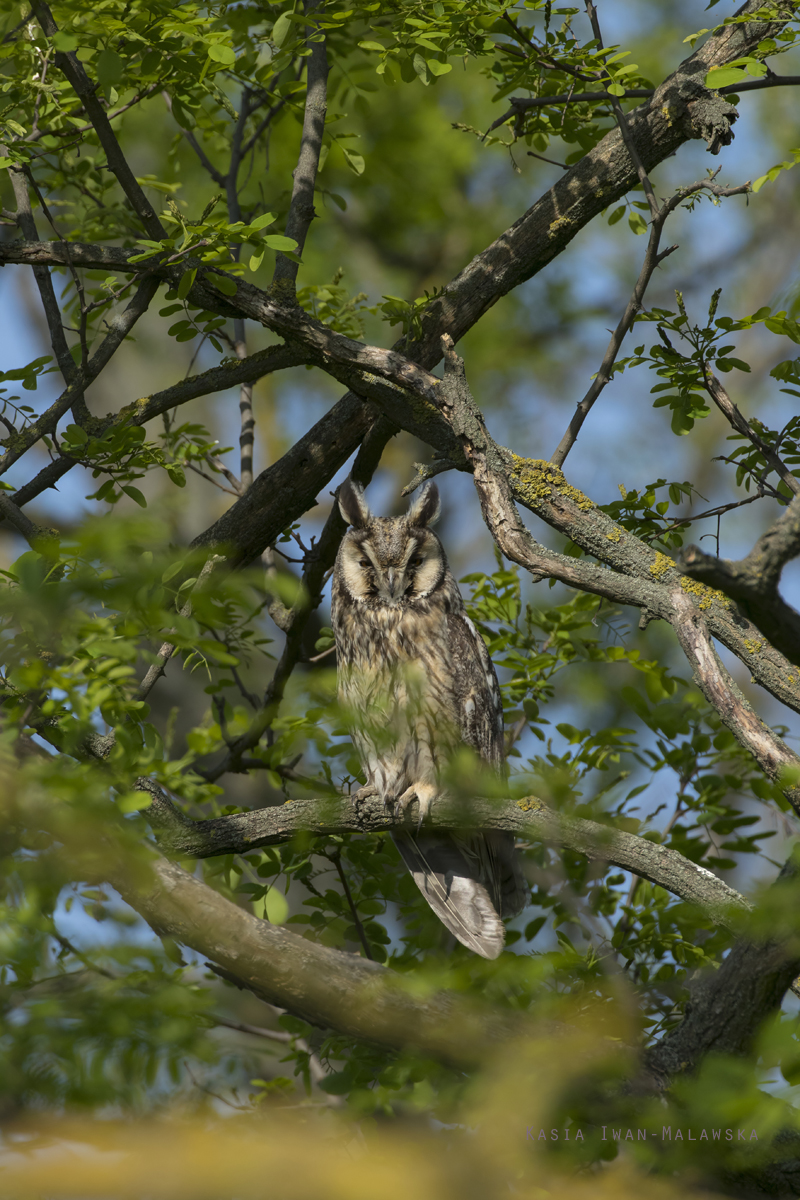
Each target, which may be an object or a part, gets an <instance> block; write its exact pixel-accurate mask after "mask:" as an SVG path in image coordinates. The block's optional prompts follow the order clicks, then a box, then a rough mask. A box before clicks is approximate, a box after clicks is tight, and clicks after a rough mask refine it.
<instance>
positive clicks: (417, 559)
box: [411, 554, 422, 567]
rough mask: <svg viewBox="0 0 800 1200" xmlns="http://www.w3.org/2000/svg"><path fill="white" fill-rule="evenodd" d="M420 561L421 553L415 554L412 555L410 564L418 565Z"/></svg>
mask: <svg viewBox="0 0 800 1200" xmlns="http://www.w3.org/2000/svg"><path fill="white" fill-rule="evenodd" d="M421 562H422V555H421V554H415V555H414V557H413V558H412V560H411V566H412V567H418V566H419V565H420V563H421Z"/></svg>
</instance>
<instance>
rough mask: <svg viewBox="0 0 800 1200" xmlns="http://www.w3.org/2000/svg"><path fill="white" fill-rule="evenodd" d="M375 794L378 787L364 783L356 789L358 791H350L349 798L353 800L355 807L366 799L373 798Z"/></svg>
mask: <svg viewBox="0 0 800 1200" xmlns="http://www.w3.org/2000/svg"><path fill="white" fill-rule="evenodd" d="M377 795H378V789H377V788H376V787H375V784H374V783H365V784H364V786H363V787H360V788H359V789H358V791H355V792H351V793H350V799H351V800H352V801H353V803H354V804H355V806H356V808H359V807H360V806H361V805H362V804H364V803H365V802H366V801H367V800H373V799H374V798H375V797H376V796H377Z"/></svg>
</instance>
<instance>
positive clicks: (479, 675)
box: [394, 612, 528, 958]
mask: <svg viewBox="0 0 800 1200" xmlns="http://www.w3.org/2000/svg"><path fill="white" fill-rule="evenodd" d="M447 625H448V634H449V641H450V653H451V655H452V667H453V671H452V674H453V689H454V690H453V697H454V700H455V715H456V716H457V719H458V724H459V732H460V734H461V739H462V741H464V742H465V743H466V744H467V745H468V746H471V747H472V748H473V749H474V750H476V751H477V752H478V754H479V755H480V756H481V758H482V759H483V760H484V761H485V762H487V763H490V764H491V766H493V767H495V768H496V769H497V770H500V768H501V767H502V765H503V757H504V755H503V702H502V698H501V695H500V685H499V684H498V682H497V676H496V674H495V670H494V666H493V664H492V660H491V658H490V657H489V652H488V650H487V649H486V645H485V643H484V640H483V638H482V637H481V635H480V634H479V633H478V630H477V629H476V628H475V626H474V625H473V623H472V621H470V619H469V617H468V616H467V615H466V613H464V612H457V613H449V614H448V616H447ZM394 841H395V844H396V846H397V848H398V850H399V851H400V854H401V855H402V858H403V861H404V862H405V864H406V866H407V867H408V869H409V871H410V872H411V874H412V875H413V876H414V881H415V883H416V884H417V887H418V888H419V889H420V891H421V892H422V894H423V896H424V897H425V899H426V900H427V901H428V904H430V906H431V908H432V909H433V911H434V912H435V913H436V915H437V916H438V918H439V920H440V921H441V922H442V924H443V925H446V926H447V928H448V929H449V930H450V932H451V933H453V934H455V936H456V937H457V938H458V940H459V941H460V942H461V943H462V944H463V945H465V946H467V947H468V948H469V949H470V950H473V951H474V952H475V953H476V954H480V955H481V956H482V957H483V958H497V956H498V954H500V952H501V951H502V949H503V945H504V942H505V929H504V928H503V922H502V920H501V919H500V917H501V915H502V916H506V917H508V916H513V915H514V914H515V913H518V912H520V911H521V909H522V908H524V906H525V904H526V902H527V897H528V888H527V884H526V882H525V879H524V877H523V875H522V873H521V871H520V869H519V866H518V863H517V859H516V854H515V852H514V838H513V835H512V834H510V833H500V832H491V833H477V834H466V835H463V836H459V835H457V834H452V833H421V834H417V835H413V834H405V833H403V834H395V836H394Z"/></svg>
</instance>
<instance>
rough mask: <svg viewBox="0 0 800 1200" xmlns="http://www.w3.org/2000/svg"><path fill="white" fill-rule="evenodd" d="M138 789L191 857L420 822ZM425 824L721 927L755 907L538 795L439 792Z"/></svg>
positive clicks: (653, 845) (658, 849)
mask: <svg viewBox="0 0 800 1200" xmlns="http://www.w3.org/2000/svg"><path fill="white" fill-rule="evenodd" d="M136 787H137V788H138V789H139V790H140V791H146V792H147V793H148V795H150V796H151V797H152V799H153V804H152V805H151V807H150V808H148V809H147V810H146V811H147V818H148V820H149V821H150V823H151V824H152V825H153V827H154V828H155V830H156V832H157V834H158V837H159V842H160V844H161V845H162V846H163V847H164V849H165V851H166V852H167V853H169V854H186V855H189V856H190V857H192V858H213V857H216V856H219V855H223V854H249V853H250V852H251V851H253V850H256V849H258V848H259V847H261V846H279V845H282V844H283V843H285V842H289V841H291V839H292V838H294V837H296V836H297V834H298V833H301V832H309V833H312V834H313V835H314V836H315V837H328V836H330V835H331V834H342V833H362V834H376V833H388V832H391V831H392V830H397V829H406V828H411V827H415V826H416V819H415V818H412V815H411V814H410V813H409V814H407V815H406V816H405V817H402V816H401V817H400V818H399V819H397V818H395V817H393V816H392V815H390V814H389V813H387V811H386V810H385V808H384V805H383V803H382V801H381V800H380V799H377V798H376V799H366V800H360V801H358V802H356V801H355V800H353V799H352V798H351V797H349V796H341V797H334V798H331V797H328V798H323V799H315V800H308V799H301V800H297V799H295V800H290V801H287V802H286V803H285V804H281V805H277V806H276V807H274V808H259V809H255V810H253V811H252V812H247V813H236V814H235V815H233V816H228V817H214V818H211V819H210V820H207V821H192V820H191V819H190V818H188V817H186V816H184V814H183V813H181V812H180V811H179V809H177V808H176V807H175V806H174V805H173V803H172V801H171V800H170V799H169V797H168V795H167V793H166V791H165V790H164V789H163V788H162V787H161V786H160V785H159V784H158V783H156V782H155V781H154V780H152V779H145V778H142V779H137V781H136ZM428 827H430V828H432V829H451V830H464V829H484V830H503V831H506V832H508V833H513V834H515V835H516V836H517V837H520V838H524V839H525V840H526V841H536V842H547V843H549V844H551V845H555V846H563V847H565V848H566V849H569V850H573V851H575V853H577V854H583V855H585V856H586V857H587V858H588V859H589V860H590V861H593V862H598V861H599V862H606V863H611V864H612V865H613V866H616V867H621V868H622V869H623V870H625V871H631V872H632V873H633V874H634V875H638V876H639V877H640V878H642V879H649V880H650V882H651V883H655V884H658V886H659V887H663V888H664V889H665V890H666V891H668V892H671V893H672V894H673V895H675V896H678V897H680V899H682V900H685V901H686V902H687V903H689V904H695V905H697V906H698V908H700V909H701V910H702V911H703V913H704V914H705V915H706V916H707V917H709V918H710V919H711V920H712V921H714V922H715V923H717V924H721V925H727V926H731V923H733V926H735V925H736V922H737V919H738V918H740V917H741V915H742V914H744V913H747V912H749V911H750V905H749V904H748V902H747V901H746V900H745V899H744V897H742V896H741V895H739V893H738V892H736V891H734V889H733V888H731V887H729V886H728V884H726V883H723V881H722V880H721V879H718V878H717V876H716V875H714V874H713V873H712V872H711V871H709V870H708V869H707V868H706V867H702V866H698V864H697V863H693V862H691V861H690V860H689V859H688V858H684V856H683V855H682V854H680V853H679V852H678V851H677V850H670V849H669V847H667V846H662V845H660V844H659V843H658V842H653V841H650V840H649V839H647V838H643V837H637V836H636V835H635V834H632V833H624V832H622V831H621V830H618V829H614V828H613V827H612V826H609V825H600V824H599V823H598V822H597V821H587V820H584V819H582V818H576V817H565V816H562V815H561V814H560V813H557V812H555V811H554V810H553V809H551V808H548V806H547V805H546V804H544V803H543V801H541V800H538V799H536V797H534V796H527V797H526V798H525V799H524V800H481V799H477V798H476V799H472V800H470V801H469V802H465V801H463V800H461V801H453V800H447V799H445V798H443V797H440V798H439V799H437V800H435V801H434V803H433V805H432V807H431V810H430V814H429V816H428V817H426V820H425V828H428Z"/></svg>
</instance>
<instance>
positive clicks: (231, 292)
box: [179, 238, 295, 340]
mask: <svg viewBox="0 0 800 1200" xmlns="http://www.w3.org/2000/svg"><path fill="white" fill-rule="evenodd" d="M285 240H286V241H288V240H289V239H288V238H286V239H285ZM294 244H295V243H294V242H292V246H294ZM206 278H207V279H208V282H209V283H210V284H211V285H212V286H213V287H215V288H217V290H218V291H220V292H222V294H223V296H235V295H236V283H235V281H234V280H233V279H230V278H229V277H228V276H227V275H208V276H206ZM179 340H180V339H179Z"/></svg>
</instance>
